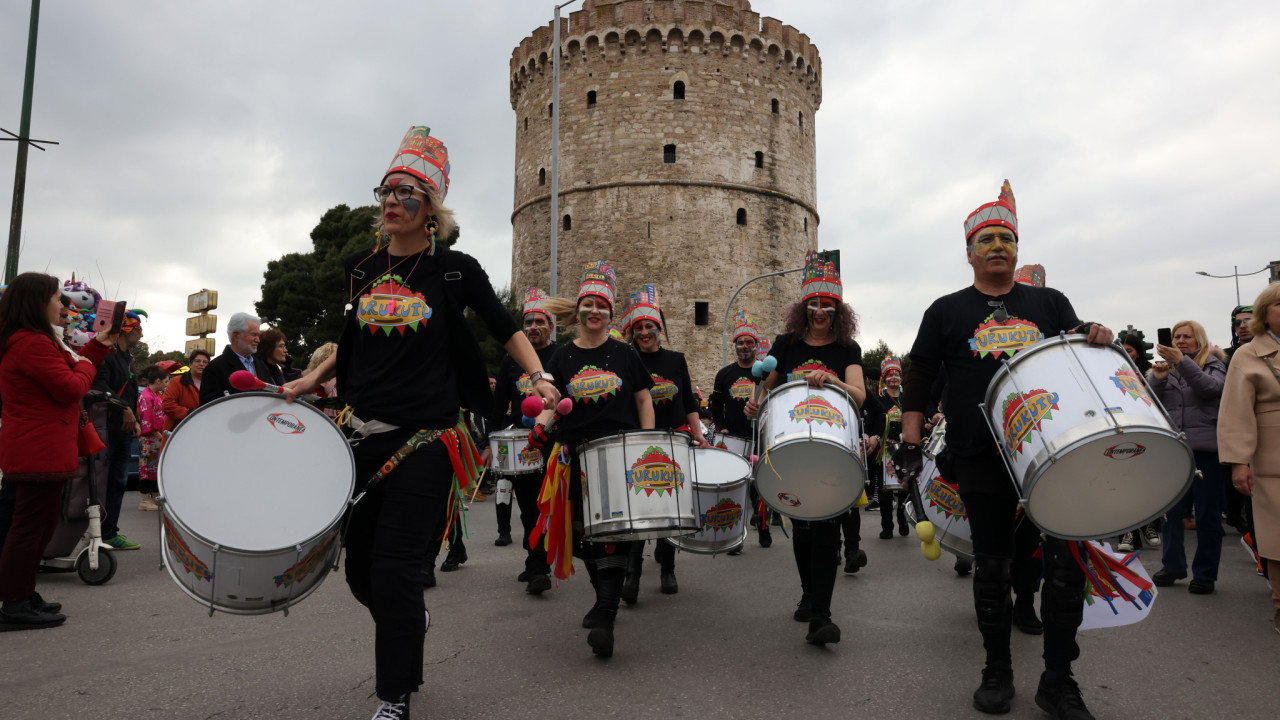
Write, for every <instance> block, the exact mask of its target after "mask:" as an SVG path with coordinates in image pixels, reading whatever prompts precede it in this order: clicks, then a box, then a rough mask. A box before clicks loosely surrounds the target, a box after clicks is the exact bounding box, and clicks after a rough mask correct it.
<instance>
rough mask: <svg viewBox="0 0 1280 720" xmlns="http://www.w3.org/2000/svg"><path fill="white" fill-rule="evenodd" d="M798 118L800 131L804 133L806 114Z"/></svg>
mask: <svg viewBox="0 0 1280 720" xmlns="http://www.w3.org/2000/svg"><path fill="white" fill-rule="evenodd" d="M798 117H799V119H800V131H801V132H804V113H799V114H798Z"/></svg>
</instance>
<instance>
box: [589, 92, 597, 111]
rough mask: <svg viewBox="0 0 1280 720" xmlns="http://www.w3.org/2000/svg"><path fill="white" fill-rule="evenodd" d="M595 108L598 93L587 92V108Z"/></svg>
mask: <svg viewBox="0 0 1280 720" xmlns="http://www.w3.org/2000/svg"><path fill="white" fill-rule="evenodd" d="M595 106H596V91H595V90H588V91H587V107H595Z"/></svg>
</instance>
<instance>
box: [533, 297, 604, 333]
mask: <svg viewBox="0 0 1280 720" xmlns="http://www.w3.org/2000/svg"><path fill="white" fill-rule="evenodd" d="M596 297H598V296H596ZM578 302H579V300H570V299H568V298H547V299H546V300H544V301H543V307H545V308H546V309H547V310H548V311H549V312H550V313H551V315H552V316H553V317H555V319H556V326H558V327H561V328H564V329H566V330H567V329H569V328H573V327H577V326H578V325H579V322H578ZM609 320H610V321H612V320H613V305H612V304H611V305H609Z"/></svg>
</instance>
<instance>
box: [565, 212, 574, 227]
mask: <svg viewBox="0 0 1280 720" xmlns="http://www.w3.org/2000/svg"><path fill="white" fill-rule="evenodd" d="M564 229H565V230H572V229H573V217H572V216H570V215H565V216H564Z"/></svg>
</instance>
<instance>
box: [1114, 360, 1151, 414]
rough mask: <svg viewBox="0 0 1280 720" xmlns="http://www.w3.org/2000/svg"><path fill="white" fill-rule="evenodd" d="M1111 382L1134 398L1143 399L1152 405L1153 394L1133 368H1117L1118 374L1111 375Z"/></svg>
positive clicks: (1148, 404)
mask: <svg viewBox="0 0 1280 720" xmlns="http://www.w3.org/2000/svg"><path fill="white" fill-rule="evenodd" d="M1111 382H1113V383H1115V386H1116V387H1118V388H1120V391H1121V392H1123V393H1124V394H1126V395H1128V396H1129V397H1131V398H1133V399H1134V400H1141V401H1142V402H1144V403H1146V404H1147V406H1148V407H1150V406H1151V395H1149V394H1148V393H1147V386H1146V385H1144V384H1143V382H1142V378H1140V377H1138V374H1137V373H1135V372H1134V371H1133V370H1131V369H1129V368H1127V367H1122V368H1120V369H1119V370H1116V374H1115V375H1112V376H1111Z"/></svg>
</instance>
